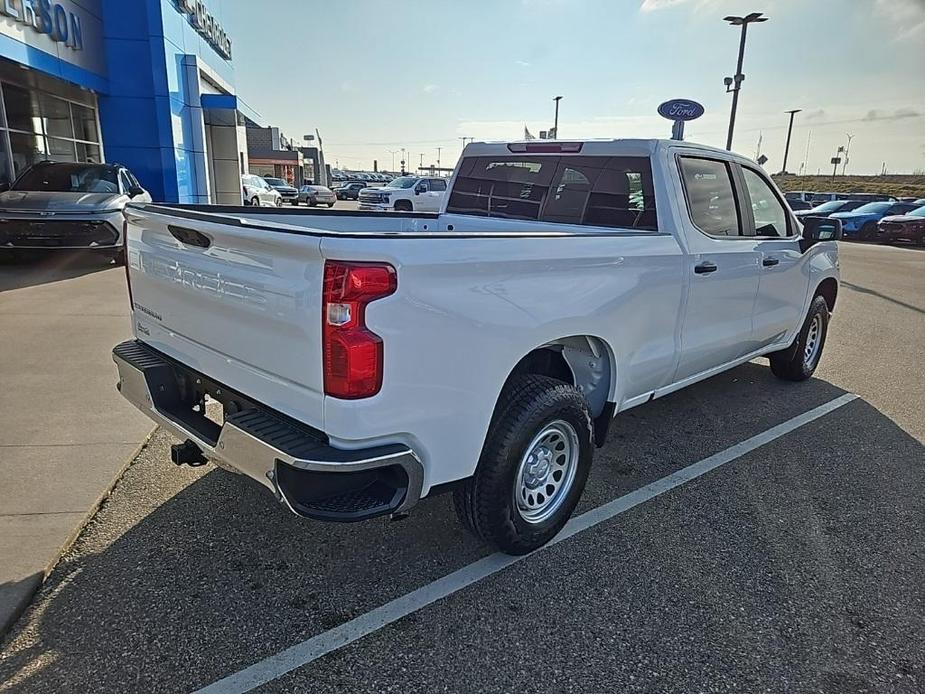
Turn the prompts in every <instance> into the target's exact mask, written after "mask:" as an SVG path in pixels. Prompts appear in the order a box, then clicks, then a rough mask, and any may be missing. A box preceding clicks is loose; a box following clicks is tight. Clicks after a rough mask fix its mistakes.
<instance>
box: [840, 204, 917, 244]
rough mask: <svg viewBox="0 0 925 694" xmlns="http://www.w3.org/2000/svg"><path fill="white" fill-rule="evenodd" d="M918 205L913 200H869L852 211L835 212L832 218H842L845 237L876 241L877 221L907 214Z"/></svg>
mask: <svg viewBox="0 0 925 694" xmlns="http://www.w3.org/2000/svg"><path fill="white" fill-rule="evenodd" d="M916 207H917V205H916V204H915V203H911V202H888V201H881V202H869V203H867V204H866V205H861V206H860V207H858V208H857V209H854V210H852V211H851V212H835V213H833V214H831V215H829V216H830V218H831V219H840V220H841V223H842V230H843V233H844V236H845V238H855V239H859V240H861V241H875V240H876V239H877V235H878V233H879V231H878V228H877V223H878V222H879V221H880V220H881V219H883V218H884V217H887V216H889V215H898V214H906V213H907V212H909V211H911V210H914V209H915V208H916Z"/></svg>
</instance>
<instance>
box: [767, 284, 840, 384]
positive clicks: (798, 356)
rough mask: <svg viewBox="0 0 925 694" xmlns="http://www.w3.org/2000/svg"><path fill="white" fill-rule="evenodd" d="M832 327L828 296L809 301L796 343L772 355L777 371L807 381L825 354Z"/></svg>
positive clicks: (784, 375) (791, 377) (788, 376)
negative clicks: (824, 349) (823, 349)
mask: <svg viewBox="0 0 925 694" xmlns="http://www.w3.org/2000/svg"><path fill="white" fill-rule="evenodd" d="M828 330H829V306H828V304H826V303H825V299H824V298H822V297H821V296H817V297H815V298H814V299H813V301H812V303H811V304H810V305H809V313H808V314H807V315H806V320H805V321H803V327H802V328H800V333H799V334H798V335H797V338H796V340H795V341H794V343H793V344H792V345H791V346H790V347H788V348H787V349H785V350H781V351H780V352H774V353H773V354H770V355H768V356H769V357H770V360H771V371H772V372H773V373H774V375H775V376H777V377H778V378H781V379H783V380H785V381H805V380H806V379H807V378H809V377H810V376H812V375H813V372H814V371H815V370H816V367H817V366H818V365H819V359H820V358H821V357H822V348H823V347H824V346H825V337H826V335H827V334H828Z"/></svg>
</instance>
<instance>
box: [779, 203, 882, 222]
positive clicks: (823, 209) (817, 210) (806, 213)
mask: <svg viewBox="0 0 925 694" xmlns="http://www.w3.org/2000/svg"><path fill="white" fill-rule="evenodd" d="M864 204H865V203H864V202H862V201H860V200H830V201H829V202H824V203H822V204H821V205H816V206H815V207H812V208H810V209H808V210H801V211H799V212H796V213H795V214H796V217H797V219H801V218H803V217H810V216H811V217H828V216H829V215H830V214H834V213H835V212H850V211H851V210H855V209H857V208H858V207H860V206H861V205H864Z"/></svg>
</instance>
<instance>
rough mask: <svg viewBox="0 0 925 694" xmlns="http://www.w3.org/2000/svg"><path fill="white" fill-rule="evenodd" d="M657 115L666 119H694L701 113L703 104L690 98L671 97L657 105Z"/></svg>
mask: <svg viewBox="0 0 925 694" xmlns="http://www.w3.org/2000/svg"><path fill="white" fill-rule="evenodd" d="M658 115H660V116H662V117H663V118H667V119H668V120H694V119H696V118H700V116H702V115H703V106H701V105H700V104H698V103H697V102H696V101H691V100H690V99H672V100H671V101H666V102H665V103H663V104H661V105H660V106H659V107H658Z"/></svg>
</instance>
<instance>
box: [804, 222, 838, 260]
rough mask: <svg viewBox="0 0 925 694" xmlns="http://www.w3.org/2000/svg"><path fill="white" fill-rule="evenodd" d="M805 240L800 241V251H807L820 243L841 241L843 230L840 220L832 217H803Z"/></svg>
mask: <svg viewBox="0 0 925 694" xmlns="http://www.w3.org/2000/svg"><path fill="white" fill-rule="evenodd" d="M800 221H801V222H803V238H802V239H800V250H802V251H804V252H805V251H806V249H808V248H809V247H810V246H814V245H815V244H817V243H819V242H820V241H840V240H841V238H842V228H841V220H840V219H832V218H831V217H803V219H801V220H800Z"/></svg>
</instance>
